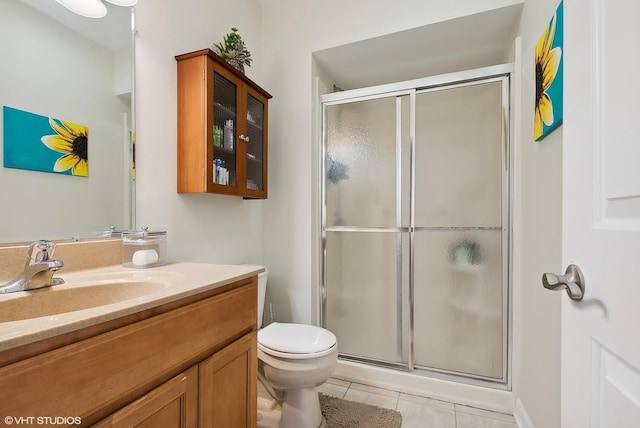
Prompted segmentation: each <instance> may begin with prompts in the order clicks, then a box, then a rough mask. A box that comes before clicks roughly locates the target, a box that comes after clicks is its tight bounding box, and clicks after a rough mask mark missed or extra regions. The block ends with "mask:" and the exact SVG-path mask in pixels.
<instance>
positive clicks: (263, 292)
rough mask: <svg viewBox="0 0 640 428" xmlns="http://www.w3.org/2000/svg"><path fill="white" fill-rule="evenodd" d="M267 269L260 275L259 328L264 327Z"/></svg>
mask: <svg viewBox="0 0 640 428" xmlns="http://www.w3.org/2000/svg"><path fill="white" fill-rule="evenodd" d="M268 274H269V272H267V268H264V272H260V273H259V274H258V328H260V327H262V316H263V315H264V298H265V296H266V294H267V275H268Z"/></svg>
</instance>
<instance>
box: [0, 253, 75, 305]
mask: <svg viewBox="0 0 640 428" xmlns="http://www.w3.org/2000/svg"><path fill="white" fill-rule="evenodd" d="M55 250H56V244H54V243H53V242H51V241H35V242H33V243H31V245H30V246H29V254H28V256H27V262H26V264H25V265H24V270H23V271H22V273H21V274H20V275H18V276H17V277H16V278H15V279H13V280H12V281H9V282H7V283H6V284H4V285H0V293H13V292H15V291H26V290H35V289H38V288H43V287H51V286H52V285H60V284H64V279H62V278H53V274H54V273H56V271H58V270H59V269H60V268H62V267H63V266H64V263H63V262H62V260H53V259H51V257H53V253H54V252H55Z"/></svg>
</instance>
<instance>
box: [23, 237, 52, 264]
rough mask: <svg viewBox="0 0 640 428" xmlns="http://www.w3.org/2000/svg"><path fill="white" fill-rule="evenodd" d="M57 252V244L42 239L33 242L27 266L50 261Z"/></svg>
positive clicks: (30, 246)
mask: <svg viewBox="0 0 640 428" xmlns="http://www.w3.org/2000/svg"><path fill="white" fill-rule="evenodd" d="M55 250H56V244H55V243H53V242H51V241H47V240H44V239H41V240H39V241H35V242H32V243H31V245H29V250H28V251H29V253H28V257H27V266H29V265H31V264H33V263H40V262H46V261H48V260H49V259H50V258H51V257H53V253H54V252H55Z"/></svg>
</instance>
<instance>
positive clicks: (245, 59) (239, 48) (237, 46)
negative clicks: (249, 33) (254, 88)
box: [213, 27, 251, 74]
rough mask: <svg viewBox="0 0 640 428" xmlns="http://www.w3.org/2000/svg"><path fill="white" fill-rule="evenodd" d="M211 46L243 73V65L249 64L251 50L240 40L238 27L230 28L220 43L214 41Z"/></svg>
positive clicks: (248, 65)
mask: <svg viewBox="0 0 640 428" xmlns="http://www.w3.org/2000/svg"><path fill="white" fill-rule="evenodd" d="M213 46H214V47H215V48H216V49H217V50H218V55H220V57H221V58H222V59H224V60H225V61H227V62H228V63H229V64H231V65H232V66H233V67H234V68H235V69H237V70H239V71H240V72H242V73H243V74H244V66H245V65H247V67H250V66H251V52H249V50H248V49H247V46H246V45H245V43H244V40H242V37H241V36H240V34H238V29H237V28H235V27H232V28H231V32H230V33H228V34H227V35H226V36H224V39H223V41H222V43H214V44H213Z"/></svg>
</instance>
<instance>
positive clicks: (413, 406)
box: [396, 400, 456, 428]
mask: <svg viewBox="0 0 640 428" xmlns="http://www.w3.org/2000/svg"><path fill="white" fill-rule="evenodd" d="M396 410H398V411H399V412H400V414H402V428H456V419H455V412H454V411H453V410H450V409H443V408H441V407H435V406H431V405H428V404H423V403H417V402H415V401H408V400H400V401H399V402H398V408H397V409H396Z"/></svg>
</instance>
